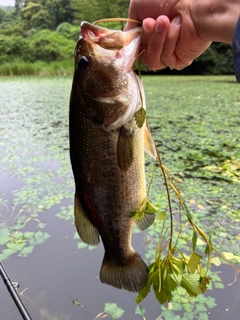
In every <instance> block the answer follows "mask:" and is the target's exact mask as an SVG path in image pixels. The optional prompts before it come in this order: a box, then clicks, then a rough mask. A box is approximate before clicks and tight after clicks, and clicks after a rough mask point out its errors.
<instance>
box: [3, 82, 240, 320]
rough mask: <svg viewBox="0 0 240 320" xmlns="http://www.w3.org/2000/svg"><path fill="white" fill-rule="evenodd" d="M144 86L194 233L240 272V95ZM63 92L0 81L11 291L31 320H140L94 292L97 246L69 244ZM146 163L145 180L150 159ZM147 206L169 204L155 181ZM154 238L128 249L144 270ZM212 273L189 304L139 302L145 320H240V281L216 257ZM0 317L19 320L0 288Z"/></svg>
mask: <svg viewBox="0 0 240 320" xmlns="http://www.w3.org/2000/svg"><path fill="white" fill-rule="evenodd" d="M143 80H144V83H145V90H146V96H147V105H148V112H147V113H148V118H149V123H150V127H151V128H152V132H153V137H154V139H155V141H156V144H157V146H158V149H159V151H160V153H161V155H162V158H163V163H164V165H165V166H167V167H168V168H169V169H170V170H171V172H173V173H174V174H175V175H176V177H177V178H178V180H179V181H180V182H181V183H180V185H181V191H182V192H183V194H184V198H185V201H186V202H187V203H188V205H189V206H190V208H191V210H192V212H193V216H194V219H196V222H197V224H199V226H201V228H202V229H203V230H204V231H205V232H206V233H207V234H211V236H212V242H213V245H214V246H216V248H217V249H218V250H219V251H220V252H225V254H226V256H228V257H230V258H231V262H233V263H234V265H235V266H236V267H238V268H239V262H240V249H239V245H240V232H239V230H240V200H239V194H240V129H239V128H240V120H239V119H240V117H239V115H240V98H239V97H240V96H239V90H240V87H239V85H238V84H236V83H235V81H234V77H163V76H162V77H160V76H158V77H157V76H153V77H144V79H143ZM71 81H72V80H71V78H68V77H66V78H61V77H60V78H59V77H56V78H23V77H20V78H0V132H1V139H0V154H1V158H0V261H2V263H3V264H4V267H5V269H6V270H7V272H8V273H9V276H10V278H11V280H12V281H17V282H18V283H19V284H20V288H19V289H18V292H19V294H20V296H21V299H22V301H23V303H24V304H25V306H26V308H27V310H28V312H29V313H30V315H31V316H32V318H33V319H43V320H45V319H46V320H48V319H49V320H50V319H51V320H54V319H56V320H61V319H64V320H80V319H82V320H93V319H95V318H96V317H97V316H98V315H99V314H101V313H102V312H103V311H104V308H105V304H106V303H116V304H117V306H118V307H119V308H121V309H123V310H124V313H123V315H122V316H121V319H126V320H129V319H143V316H142V315H139V314H136V313H135V309H136V303H135V297H136V294H134V293H129V292H126V291H123V290H117V289H114V288H112V287H110V286H107V285H104V284H102V283H101V282H100V280H99V278H98V275H99V270H100V266H101V262H102V257H103V247H102V244H100V245H99V246H98V247H97V248H93V247H87V246H85V245H84V244H83V243H82V242H81V241H80V240H79V238H78V236H77V235H76V231H75V227H74V224H73V193H74V181H73V175H72V171H71V167H70V162H69V142H68V104H69V95H70V89H71ZM146 163H147V177H148V179H149V177H150V176H151V171H152V166H151V160H150V159H149V158H148V157H147V158H146ZM152 199H153V202H154V201H156V202H161V201H162V203H163V205H162V206H164V203H166V199H165V192H164V187H163V181H162V178H161V177H160V176H159V175H158V174H156V178H155V180H154V183H153V186H152ZM184 236H185V237H188V236H189V235H188V231H184ZM154 237H156V232H155V233H154V226H153V227H151V228H150V229H149V230H148V231H146V232H142V233H139V232H137V231H136V230H135V232H134V234H133V239H132V242H133V247H134V248H135V249H136V250H137V251H138V252H139V253H140V254H141V255H142V257H144V259H145V261H146V262H148V263H149V261H150V260H151V259H152V257H153V256H154V252H155V244H154V241H152V240H151V241H149V239H155V238H154ZM211 265H212V267H211V272H210V275H209V276H210V277H211V278H212V283H211V285H210V290H207V291H206V293H205V294H204V295H199V296H198V297H196V298H192V299H189V298H188V296H187V295H186V294H185V293H183V292H182V291H181V290H177V291H176V293H175V295H174V299H173V302H171V303H169V304H166V305H163V306H161V305H159V303H158V302H157V300H156V299H155V296H154V294H153V293H150V294H149V296H148V297H147V298H146V299H145V300H144V301H143V302H142V303H141V306H142V307H143V308H144V309H145V313H144V316H145V318H146V319H147V320H155V319H157V318H158V317H159V319H160V318H161V319H166V320H168V319H171V320H172V319H200V320H201V319H202V320H204V319H210V320H213V319H218V320H225V319H231V320H238V319H239V314H240V284H239V277H240V276H239V275H238V274H237V273H236V272H235V271H234V270H233V269H232V268H231V267H230V266H229V265H227V264H225V263H224V261H223V260H220V259H218V258H217V256H216V255H213V259H212V264H211ZM0 310H1V312H0V318H1V319H4V320H10V319H14V320H18V319H21V316H20V314H19V312H18V310H17V308H16V307H15V305H14V303H13V301H12V299H11V297H10V295H9V293H8V291H7V289H6V288H5V286H4V285H3V284H1V286H0ZM120 313H121V312H120ZM105 316H106V313H102V314H101V315H99V317H98V319H103V318H105ZM106 318H107V319H111V316H110V315H107V317H106Z"/></svg>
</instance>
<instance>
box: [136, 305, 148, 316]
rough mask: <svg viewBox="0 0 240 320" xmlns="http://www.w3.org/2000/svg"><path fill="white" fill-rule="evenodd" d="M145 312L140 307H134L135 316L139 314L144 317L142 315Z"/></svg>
mask: <svg viewBox="0 0 240 320" xmlns="http://www.w3.org/2000/svg"><path fill="white" fill-rule="evenodd" d="M145 312H146V310H145V309H144V308H143V307H141V306H140V305H137V306H136V309H135V311H134V313H135V314H140V315H141V316H144V313H145Z"/></svg>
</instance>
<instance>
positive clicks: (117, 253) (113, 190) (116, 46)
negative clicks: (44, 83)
mask: <svg viewBox="0 0 240 320" xmlns="http://www.w3.org/2000/svg"><path fill="white" fill-rule="evenodd" d="M140 32H141V28H135V29H133V30H130V31H127V32H122V31H114V30H109V29H106V28H102V27H99V26H96V25H92V24H90V23H87V22H83V23H82V25H81V34H80V37H79V39H78V41H77V45H76V49H75V71H74V76H73V83H72V92H71V98H70V158H71V164H72V169H73V174H74V179H75V185H76V193H75V204H74V215H75V225H76V228H77V231H78V233H79V236H80V238H81V239H82V241H84V242H86V243H87V244H90V245H96V244H98V243H99V239H100V237H101V239H102V242H103V245H104V248H105V255H104V258H103V262H102V267H101V271H100V280H101V281H102V282H103V283H106V284H109V285H112V286H114V287H117V288H120V289H122V288H124V289H127V290H129V291H139V290H140V289H141V288H142V287H143V286H144V285H145V284H146V281H147V278H148V269H147V266H146V264H145V263H144V261H143V260H142V259H141V257H140V255H139V254H138V253H137V252H135V251H134V249H133V248H132V246H131V236H132V227H133V224H134V220H133V219H132V218H130V213H131V212H134V211H139V210H141V208H142V209H143V208H148V213H147V214H145V215H144V217H143V218H142V219H140V220H137V222H136V224H137V226H138V227H139V228H140V229H146V228H148V227H149V226H150V225H151V224H152V223H153V221H154V217H155V215H154V213H153V212H151V204H150V202H149V200H148V198H147V194H146V182H145V168H144V149H146V150H147V151H148V152H149V153H150V154H151V155H152V156H153V157H155V156H156V153H155V148H154V143H153V141H152V138H151V135H150V132H149V130H148V129H147V126H146V119H145V114H146V112H145V97H144V90H143V85H142V82H141V80H140V79H139V77H138V76H137V75H136V74H135V73H134V72H133V70H132V66H133V63H134V60H135V59H136V57H137V55H138V54H139V50H140ZM149 208H150V209H149ZM99 236H100V237H99Z"/></svg>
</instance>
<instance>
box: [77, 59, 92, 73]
mask: <svg viewBox="0 0 240 320" xmlns="http://www.w3.org/2000/svg"><path fill="white" fill-rule="evenodd" d="M77 65H78V69H83V70H86V69H88V68H89V67H90V61H89V59H88V58H87V57H86V56H82V57H80V58H79V60H78V64H77Z"/></svg>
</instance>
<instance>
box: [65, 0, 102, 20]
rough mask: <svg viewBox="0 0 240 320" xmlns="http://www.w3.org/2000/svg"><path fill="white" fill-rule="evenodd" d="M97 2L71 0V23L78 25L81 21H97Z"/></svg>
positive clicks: (94, 0) (93, 0) (95, 0)
mask: <svg viewBox="0 0 240 320" xmlns="http://www.w3.org/2000/svg"><path fill="white" fill-rule="evenodd" d="M98 2H99V1H97V0H92V1H89V0H71V9H72V10H73V23H74V24H77V25H79V24H80V22H81V21H89V22H93V21H95V20H97V19H99V16H100V15H99V5H98Z"/></svg>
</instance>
